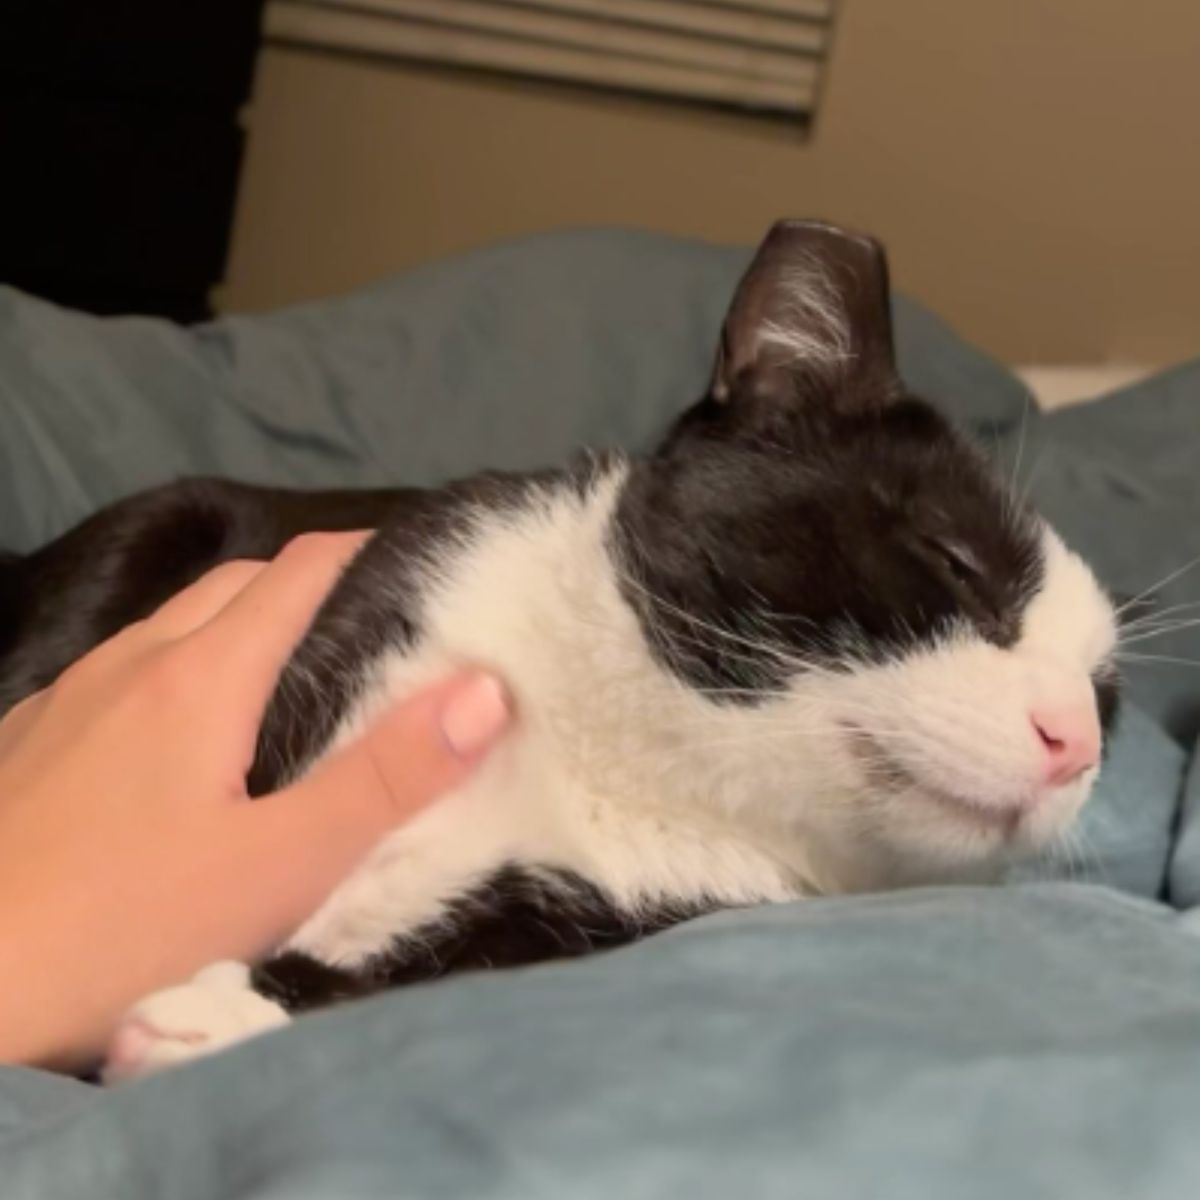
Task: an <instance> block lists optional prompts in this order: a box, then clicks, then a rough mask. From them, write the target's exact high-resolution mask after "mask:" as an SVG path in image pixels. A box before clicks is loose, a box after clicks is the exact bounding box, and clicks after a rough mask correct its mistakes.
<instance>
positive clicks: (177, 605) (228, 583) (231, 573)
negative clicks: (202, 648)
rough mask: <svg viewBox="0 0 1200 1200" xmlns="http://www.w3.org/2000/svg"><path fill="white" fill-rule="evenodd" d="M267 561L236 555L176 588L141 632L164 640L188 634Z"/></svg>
mask: <svg viewBox="0 0 1200 1200" xmlns="http://www.w3.org/2000/svg"><path fill="white" fill-rule="evenodd" d="M266 566H267V564H266V563H265V562H259V561H257V560H253V559H240V558H239V559H233V560H231V561H230V562H225V563H222V564H221V565H220V566H218V567H214V568H213V569H212V570H211V571H209V572H207V573H206V574H204V575H202V576H201V577H200V578H199V579H198V580H196V582H195V583H193V584H192V585H191V586H190V587H186V588H184V589H183V591H182V592H177V593H176V594H175V595H174V596H172V597H171V599H170V600H168V601H166V603H164V604H162V605H160V606H159V608H158V609H157V610H156V611H155V612H154V614H153V615H152V616H151V617H149V618H148V619H147V620H146V621H144V622H143V623H142V626H141V630H142V633H144V634H146V635H149V636H151V637H156V638H161V639H163V640H168V639H175V638H181V637H186V636H187V635H188V634H189V633H192V632H194V631H195V630H197V629H199V628H200V627H201V626H202V625H205V624H207V623H208V622H209V621H211V620H212V619H213V617H215V616H216V615H217V614H218V613H219V612H220V611H221V610H222V609H223V608H224V607H225V606H226V605H227V604H228V603H229V602H230V601H231V600H232V599H233V598H234V596H236V595H237V594H238V593H239V592H241V591H242V590H243V589H244V588H245V587H247V586H248V585H249V583H250V582H251V581H252V580H253V579H255V578H257V576H258V575H260V574H261V573H262V572H263V570H265V569H266Z"/></svg>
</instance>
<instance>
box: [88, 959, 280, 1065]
mask: <svg viewBox="0 0 1200 1200" xmlns="http://www.w3.org/2000/svg"><path fill="white" fill-rule="evenodd" d="M289 1021H290V1018H289V1016H288V1014H287V1013H286V1011H284V1009H283V1007H282V1006H281V1005H279V1004H277V1003H276V1002H275V1001H274V1000H268V999H267V998H266V997H265V996H262V995H260V994H259V993H258V992H256V991H255V990H254V989H253V987H251V983H250V968H249V967H247V966H246V965H245V964H244V963H237V962H219V963H214V964H213V965H212V966H209V967H205V968H204V970H202V971H200V972H198V973H197V974H196V975H195V976H194V977H193V978H192V979H191V980H189V981H188V982H187V983H184V984H180V985H179V986H177V987H171V988H165V989H164V990H163V991H161V992H154V993H153V994H152V995H150V996H147V997H146V998H145V999H144V1000H140V1001H138V1003H137V1004H135V1005H134V1006H133V1007H132V1008H131V1009H130V1010H129V1011H128V1012H127V1013H126V1014H125V1016H124V1017H123V1018H122V1019H121V1023H120V1024H119V1025H118V1026H117V1029H116V1031H115V1032H114V1033H113V1036H112V1038H111V1039H110V1041H109V1044H108V1050H107V1052H106V1055H105V1061H104V1066H103V1069H102V1071H101V1077H102V1079H103V1080H104V1082H105V1083H121V1082H125V1081H127V1080H132V1079H141V1078H143V1077H144V1076H146V1075H152V1074H153V1073H154V1072H155V1071H161V1070H162V1069H163V1068H164V1067H171V1066H176V1065H177V1064H179V1063H184V1062H188V1061H190V1060H191V1059H193V1058H199V1057H200V1056H202V1055H205V1054H212V1053H214V1052H215V1051H217V1050H221V1049H224V1048H225V1047H226V1046H230V1045H233V1044H234V1043H235V1042H240V1041H242V1040H244V1039H245V1038H248V1037H253V1036H254V1035H255V1034H258V1033H265V1032H266V1031H267V1030H269V1029H278V1028H279V1027H280V1026H282V1025H286V1024H288V1022H289Z"/></svg>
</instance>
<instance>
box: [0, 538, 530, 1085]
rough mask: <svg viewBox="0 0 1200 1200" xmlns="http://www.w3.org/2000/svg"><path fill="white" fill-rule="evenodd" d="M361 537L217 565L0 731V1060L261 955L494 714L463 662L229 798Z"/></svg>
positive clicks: (80, 1038)
mask: <svg viewBox="0 0 1200 1200" xmlns="http://www.w3.org/2000/svg"><path fill="white" fill-rule="evenodd" d="M362 541H363V535H355V534H339V535H328V534H326V535H309V536H306V537H303V538H300V539H297V540H296V541H295V542H292V543H291V544H290V545H289V546H288V547H286V548H285V549H284V551H283V553H282V554H280V556H279V557H278V558H277V559H276V560H275V561H274V562H273V563H271V564H269V565H268V564H263V563H255V562H235V563H227V564H226V565H224V566H222V567H219V568H217V569H216V570H214V571H212V572H211V573H209V574H208V575H206V576H205V577H204V578H203V579H201V580H199V581H198V582H197V583H196V584H194V585H193V586H192V587H190V588H188V589H187V590H186V591H184V592H181V593H179V595H177V596H175V597H174V598H173V599H171V600H170V601H168V602H167V603H166V604H165V605H163V607H162V608H160V609H159V610H158V611H157V612H156V613H155V614H154V615H153V616H151V617H150V618H148V619H147V620H145V621H142V622H139V623H137V624H136V625H133V626H130V627H129V628H127V629H125V630H124V631H122V632H121V633H119V634H117V635H116V636H115V637H114V638H112V639H111V640H109V641H108V642H106V643H104V644H103V645H102V646H100V647H98V648H97V649H96V650H94V651H93V652H92V653H91V654H89V655H87V656H86V657H85V658H83V659H81V660H80V661H79V662H78V663H76V664H75V665H74V666H72V667H70V668H69V669H68V670H67V671H65V672H64V673H63V675H62V676H61V677H60V678H59V680H58V681H57V682H56V683H55V684H54V685H53V686H52V687H50V688H48V689H47V690H46V691H44V692H40V693H38V694H37V695H35V696H31V697H30V698H29V699H27V700H25V701H24V702H23V703H22V704H20V705H18V706H17V707H16V708H15V709H14V710H13V711H12V712H11V713H9V714H8V716H7V717H6V718H5V719H4V720H3V721H2V722H0V978H2V979H3V980H4V981H5V984H4V988H3V989H2V991H0V1061H7V1062H25V1063H34V1064H38V1065H52V1066H57V1067H67V1066H75V1065H79V1064H82V1063H85V1062H86V1061H88V1059H89V1057H90V1056H91V1055H93V1054H95V1053H96V1052H97V1051H98V1050H99V1048H100V1047H101V1046H102V1044H103V1042H104V1039H105V1038H106V1036H107V1035H108V1033H109V1031H110V1029H111V1028H112V1026H113V1024H114V1023H115V1021H116V1020H117V1019H118V1018H119V1017H120V1015H121V1013H122V1012H123V1011H124V1010H125V1009H126V1008H127V1007H128V1006H129V1005H130V1004H131V1003H133V1002H134V1001H136V1000H137V999H139V998H140V997H142V996H145V995H147V994H149V993H150V992H153V991H155V990H156V989H158V988H161V987H164V986H168V985H170V984H172V983H174V982H176V981H178V980H180V979H184V978H187V977H189V976H190V975H191V974H192V973H193V972H194V971H196V970H198V969H199V968H200V967H202V966H204V965H205V964H207V963H211V962H215V961H217V960H219V959H226V958H233V959H240V960H245V959H253V958H254V957H257V956H258V955H260V954H262V953H263V952H264V951H265V950H267V949H268V948H270V947H271V946H272V945H274V944H276V943H277V942H278V941H280V940H281V939H282V938H283V937H285V936H286V935H287V934H288V933H290V932H291V931H292V930H293V929H295V928H296V927H298V926H299V925H300V924H301V923H302V922H303V920H304V919H305V918H306V917H307V916H308V915H309V914H310V913H311V912H312V911H313V910H314V909H315V908H316V907H317V906H318V905H319V904H320V903H321V901H322V900H323V899H324V898H325V896H326V895H327V894H328V893H329V891H330V890H332V888H333V887H334V886H335V885H336V884H337V883H338V882H339V881H340V880H341V879H342V878H343V877H344V876H345V875H346V874H347V873H348V872H349V871H350V870H351V869H352V868H353V867H354V866H355V864H356V863H357V862H358V861H359V859H360V858H361V857H362V855H363V854H364V853H365V852H366V851H367V850H369V849H370V848H371V847H372V846H373V845H374V844H375V843H376V842H377V841H378V840H379V838H380V837H382V836H383V834H385V833H386V832H387V831H388V830H389V829H390V828H391V827H392V826H394V825H396V824H399V823H400V822H402V821H404V820H405V819H406V818H408V817H409V816H410V815H412V814H413V813H414V812H416V811H417V810H418V809H420V808H421V807H422V806H424V805H425V804H427V803H429V802H430V801H431V800H433V799H434V797H436V796H437V795H438V794H440V793H441V792H443V791H445V790H446V789H448V788H451V787H453V786H454V785H455V784H457V783H458V782H460V781H461V780H463V779H464V778H465V777H466V776H467V775H468V774H469V773H470V772H471V770H472V769H473V768H474V766H475V765H476V764H477V763H478V762H479V760H480V759H481V758H482V757H483V756H484V755H485V753H486V751H487V749H488V748H489V747H490V746H491V744H492V743H493V742H494V741H495V740H496V739H497V738H498V737H499V736H500V734H501V733H502V732H503V730H504V728H505V727H506V726H507V725H508V723H509V720H510V711H509V705H508V701H507V699H506V696H505V692H504V690H503V688H502V687H501V685H500V684H499V683H498V682H497V681H496V680H495V679H494V678H493V677H491V676H489V675H485V674H481V673H475V674H466V675H463V676H460V677H458V678H456V679H453V680H448V681H446V682H445V683H443V684H441V685H439V686H436V687H434V688H432V689H430V690H429V691H427V692H425V693H424V694H422V695H420V696H418V697H416V698H415V699H413V700H411V701H410V702H408V703H406V704H404V705H403V706H401V707H398V708H396V709H394V710H393V711H392V712H390V713H389V714H388V715H385V716H384V717H383V718H382V719H381V720H380V721H379V722H377V723H376V724H375V725H374V726H373V727H372V728H371V729H369V730H368V731H367V732H366V733H365V734H364V735H363V737H362V738H360V739H359V740H358V741H357V742H355V743H353V744H352V745H350V746H348V747H346V748H345V749H343V750H341V751H339V752H338V753H337V754H335V755H332V756H331V757H330V758H329V759H328V760H326V761H325V762H323V763H321V764H320V765H319V766H318V767H317V768H316V769H315V770H314V771H313V772H312V773H311V774H309V775H308V776H306V777H305V778H304V779H302V780H300V781H299V782H298V783H296V784H294V785H292V786H290V787H287V788H285V789H284V790H283V791H281V792H278V793H276V794H275V795H273V796H270V797H263V798H261V799H256V800H254V801H253V802H251V801H250V800H249V797H248V796H247V794H246V784H245V776H246V771H247V770H248V768H249V766H250V764H251V762H252V760H253V757H254V749H255V741H256V737H257V732H258V726H259V723H260V721H261V718H262V713H263V709H264V707H265V705H266V703H267V701H268V699H269V697H270V695H271V693H272V691H273V690H274V687H275V684H276V682H277V679H278V676H279V673H280V671H281V670H282V668H283V665H284V663H285V662H286V661H287V658H288V656H289V655H290V653H291V651H292V649H293V648H294V647H295V645H296V643H297V642H298V641H299V640H300V638H301V637H302V635H303V633H304V631H305V629H306V628H307V626H308V624H309V622H310V620H311V619H312V616H313V614H314V613H315V611H316V609H317V607H318V605H319V604H320V602H321V600H322V599H323V598H324V596H325V594H326V593H327V591H328V590H329V588H330V587H331V586H332V584H333V582H334V580H335V579H336V577H337V575H338V573H339V572H340V571H341V569H342V568H343V566H344V565H345V564H346V563H347V562H348V561H349V559H350V558H351V557H352V556H353V555H354V553H355V552H356V551H357V549H358V547H359V546H360V545H361V543H362Z"/></svg>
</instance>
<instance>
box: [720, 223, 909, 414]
mask: <svg viewBox="0 0 1200 1200" xmlns="http://www.w3.org/2000/svg"><path fill="white" fill-rule="evenodd" d="M900 391H901V388H900V383H899V379H898V377H897V375H896V364H895V355H894V352H893V348H892V317H891V297H890V292H889V288H888V269H887V257H886V255H885V254H884V250H883V247H882V246H881V245H880V244H879V243H878V242H877V241H875V240H874V239H873V238H868V237H863V236H861V235H859V234H855V233H851V232H849V231H847V230H844V229H840V228H838V227H837V226H836V225H827V224H825V223H823V222H820V221H780V222H778V223H777V224H776V225H774V226H773V227H772V229H771V232H770V233H769V234H768V235H767V237H766V239H765V240H764V241H763V243H762V245H761V246H760V247H759V249H758V253H757V254H756V255H755V256H754V260H753V262H752V263H751V264H750V267H749V269H748V270H747V271H746V274H745V275H744V276H743V277H742V280H741V282H740V283H739V284H738V287H737V291H736V292H735V293H734V297H733V301H732V303H731V304H730V306H729V312H728V314H727V315H726V318H725V324H724V327H723V329H722V331H721V345H720V347H719V349H718V351H717V361H716V365H715V367H714V369H713V377H712V383H711V385H710V388H709V397H710V399H712V400H714V401H717V402H718V403H731V404H732V403H736V402H737V401H738V399H739V397H748V398H755V399H757V400H759V401H764V400H765V401H776V402H779V403H789V404H795V403H804V404H809V405H823V406H829V407H832V408H834V409H836V410H838V411H844V412H851V411H856V410H857V411H861V410H864V409H869V408H871V407H880V406H882V405H883V404H886V403H887V402H888V401H889V400H890V399H892V398H893V397H894V396H896V395H898V394H899V393H900Z"/></svg>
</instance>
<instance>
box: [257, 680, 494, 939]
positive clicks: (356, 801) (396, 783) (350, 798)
mask: <svg viewBox="0 0 1200 1200" xmlns="http://www.w3.org/2000/svg"><path fill="white" fill-rule="evenodd" d="M512 717H513V713H512V704H511V701H510V699H509V696H508V693H507V691H506V690H505V688H504V685H503V684H502V683H501V682H500V681H499V680H498V679H497V678H496V677H495V676H493V675H488V674H486V673H483V672H473V673H470V674H466V675H460V676H457V677H455V678H454V679H450V680H447V681H446V682H444V683H442V684H438V685H436V686H434V687H433V688H431V689H430V690H428V691H426V692H423V693H421V694H420V695H418V696H417V697H415V698H414V699H411V700H409V701H407V702H405V703H404V704H401V705H400V706H398V707H396V708H393V709H391V710H390V711H389V712H388V713H386V714H385V715H384V716H383V717H381V718H380V719H379V720H378V721H376V722H375V723H374V724H372V725H371V726H370V727H369V728H368V729H367V730H366V731H365V733H364V734H363V735H362V736H361V737H359V738H356V739H355V740H354V741H353V742H351V743H349V744H348V745H347V746H345V747H343V748H342V749H340V750H338V751H337V752H336V753H334V754H333V755H331V756H330V758H329V759H327V760H326V761H325V762H323V763H321V764H320V765H319V766H317V767H316V768H315V769H314V770H313V771H312V773H311V774H309V775H307V776H305V777H304V778H303V779H301V780H300V781H299V782H298V783H295V784H293V785H291V786H290V787H288V788H285V789H284V790H283V791H280V792H276V793H274V795H271V796H266V797H263V798H262V799H259V800H255V801H253V802H252V803H250V804H247V805H245V806H244V807H242V808H241V822H242V833H243V836H244V838H245V839H246V841H244V842H243V849H244V850H246V851H249V852H250V857H251V858H252V859H253V860H255V861H256V862H258V863H260V864H262V867H260V868H259V869H258V871H256V874H257V878H256V880H255V882H256V884H257V885H259V889H258V890H259V894H260V895H269V896H271V898H272V904H271V908H272V909H273V910H274V912H275V913H276V914H277V915H278V917H279V919H280V924H281V927H282V928H284V929H290V928H294V927H295V925H297V924H299V923H300V922H301V921H303V919H304V918H305V917H307V916H308V915H309V914H310V913H311V912H312V911H313V910H314V909H315V908H316V907H317V906H318V905H319V904H320V903H321V901H322V900H323V899H324V898H325V897H326V896H327V895H328V894H329V892H330V891H332V889H333V888H334V887H335V886H336V885H337V884H338V883H339V882H340V881H341V879H342V878H343V877H344V876H345V875H347V874H348V873H349V872H350V871H351V870H352V869H353V868H354V866H355V865H356V864H357V863H358V861H359V860H360V859H361V858H362V856H363V855H364V854H365V853H366V852H367V851H368V850H369V849H370V848H371V847H372V846H373V845H374V844H375V843H376V842H377V841H378V840H379V839H380V838H381V837H382V836H383V835H384V834H385V833H387V831H388V830H389V829H391V828H393V827H394V826H396V825H399V824H402V823H403V822H404V821H405V820H407V819H408V818H409V817H411V816H413V815H414V814H415V813H417V812H419V811H420V810H421V809H423V808H425V807H426V806H427V805H428V804H430V803H432V802H433V801H434V800H436V799H437V797H438V796H440V795H441V794H442V793H443V792H445V791H447V790H449V789H450V788H453V787H454V786H456V785H457V784H459V783H461V782H463V781H464V780H465V779H467V778H468V777H469V776H470V775H471V773H472V772H473V771H474V769H475V768H476V767H477V766H478V765H479V764H480V762H482V760H483V759H484V758H485V757H486V756H487V753H488V751H489V750H490V749H491V748H492V746H494V745H495V743H496V742H497V741H498V740H499V739H500V737H501V736H502V735H503V734H504V732H505V730H506V729H507V728H508V727H509V725H510V724H511V723H512ZM247 842H248V843H250V844H247ZM254 843H257V844H258V848H259V849H260V850H261V853H254V852H253V844H254ZM263 868H265V870H264V869H263Z"/></svg>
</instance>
